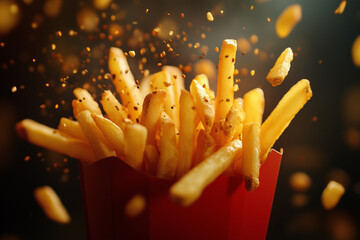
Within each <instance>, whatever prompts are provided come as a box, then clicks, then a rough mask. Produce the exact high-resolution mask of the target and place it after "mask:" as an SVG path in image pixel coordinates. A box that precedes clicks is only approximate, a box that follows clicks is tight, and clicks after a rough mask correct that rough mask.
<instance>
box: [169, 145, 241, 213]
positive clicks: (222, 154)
mask: <svg viewBox="0 0 360 240" xmlns="http://www.w3.org/2000/svg"><path fill="white" fill-rule="evenodd" d="M241 149H242V144H241V141H240V140H239V139H236V140H234V141H232V142H231V143H229V144H228V145H225V146H224V147H222V148H220V149H219V150H218V151H217V152H215V153H214V154H212V155H210V156H209V157H207V158H206V159H205V160H204V161H202V162H201V163H200V164H198V165H197V166H196V167H194V168H193V169H192V170H190V171H189V172H188V173H187V174H186V175H184V176H183V177H182V178H181V179H180V180H179V181H178V182H176V183H175V184H174V185H173V186H172V187H171V188H170V197H171V198H172V200H173V201H174V202H175V203H177V204H179V205H181V206H189V205H190V204H192V203H193V202H194V201H195V200H196V199H197V198H198V197H199V196H200V195H201V193H202V191H203V190H204V189H205V188H206V186H208V185H209V184H210V183H211V182H213V181H214V180H215V178H217V177H218V176H219V175H220V174H221V173H222V172H224V171H225V169H226V168H227V167H228V166H229V165H230V164H231V162H232V161H233V160H234V158H235V157H237V156H238V155H239V154H240V153H241Z"/></svg>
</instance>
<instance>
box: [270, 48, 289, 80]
mask: <svg viewBox="0 0 360 240" xmlns="http://www.w3.org/2000/svg"><path fill="white" fill-rule="evenodd" d="M293 58H294V54H293V52H292V50H291V48H289V47H288V48H286V49H285V50H284V51H283V52H282V53H281V54H280V56H279V58H278V59H277V60H276V62H275V65H274V67H273V68H272V69H271V70H270V72H269V73H268V75H267V76H266V80H267V81H268V82H269V83H270V84H271V85H272V86H273V87H275V86H278V85H280V84H281V83H282V82H283V81H284V79H285V77H286V76H287V75H288V73H289V70H290V66H291V61H292V60H293Z"/></svg>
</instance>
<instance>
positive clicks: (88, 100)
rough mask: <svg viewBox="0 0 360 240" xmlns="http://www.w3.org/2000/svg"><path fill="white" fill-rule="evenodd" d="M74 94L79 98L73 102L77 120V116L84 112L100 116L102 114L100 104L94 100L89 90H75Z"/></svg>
mask: <svg viewBox="0 0 360 240" xmlns="http://www.w3.org/2000/svg"><path fill="white" fill-rule="evenodd" d="M73 93H74V95H75V97H76V98H77V100H73V102H72V106H73V112H74V117H75V118H77V115H78V114H79V113H80V112H82V111H84V110H89V111H90V112H93V113H96V114H100V115H101V114H102V113H101V110H100V108H99V104H98V103H97V102H96V101H95V100H94V99H93V97H92V96H91V94H90V93H89V92H88V91H87V90H85V89H82V88H75V89H74V91H73Z"/></svg>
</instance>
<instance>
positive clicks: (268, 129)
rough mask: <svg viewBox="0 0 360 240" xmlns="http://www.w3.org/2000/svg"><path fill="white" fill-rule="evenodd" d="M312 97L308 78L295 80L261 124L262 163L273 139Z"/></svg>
mask: <svg viewBox="0 0 360 240" xmlns="http://www.w3.org/2000/svg"><path fill="white" fill-rule="evenodd" d="M311 97H312V91H311V87H310V82H309V80H306V79H303V80H300V81H299V82H297V83H296V84H295V85H294V86H293V87H292V88H290V90H289V91H288V92H287V93H286V94H285V95H284V97H283V98H282V99H281V100H280V102H279V103H278V105H277V106H276V107H275V109H274V110H273V111H272V112H271V114H270V116H269V117H268V118H267V119H266V120H265V122H264V123H263V125H262V126H261V132H260V143H261V155H260V156H261V157H260V161H261V163H263V162H264V161H265V159H266V157H267V155H268V153H269V151H270V149H271V147H272V146H273V145H274V143H275V141H276V140H277V139H278V138H279V137H280V135H281V134H282V133H283V132H284V130H285V129H286V128H287V126H289V124H290V122H291V120H292V119H293V118H294V117H295V115H296V114H297V113H298V112H299V111H300V109H301V108H302V107H303V106H304V105H305V103H306V102H307V101H308V100H309V99H310V98H311Z"/></svg>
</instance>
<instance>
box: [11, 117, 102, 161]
mask: <svg viewBox="0 0 360 240" xmlns="http://www.w3.org/2000/svg"><path fill="white" fill-rule="evenodd" d="M16 131H17V133H18V135H19V136H20V137H21V138H22V139H24V140H26V141H28V142H31V143H32V144H34V145H37V146H40V147H43V148H47V149H50V150H52V151H55V152H59V153H62V154H66V155H68V156H70V157H72V158H76V159H80V160H82V161H84V162H89V163H91V162H94V161H95V159H96V158H95V156H94V153H93V150H92V149H91V147H90V145H89V144H88V143H86V142H84V141H81V140H79V139H76V138H73V137H71V136H68V135H66V134H63V133H61V132H59V131H58V130H56V129H53V128H50V127H48V126H45V125H43V124H40V123H37V122H35V121H33V120H30V119H24V120H22V121H21V122H18V123H17V124H16Z"/></svg>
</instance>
